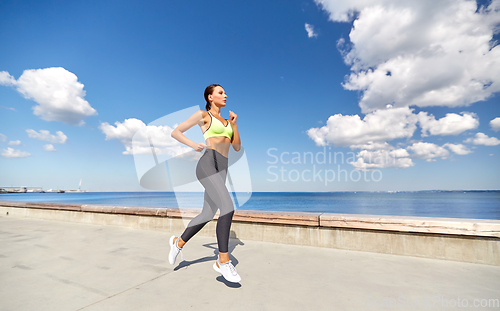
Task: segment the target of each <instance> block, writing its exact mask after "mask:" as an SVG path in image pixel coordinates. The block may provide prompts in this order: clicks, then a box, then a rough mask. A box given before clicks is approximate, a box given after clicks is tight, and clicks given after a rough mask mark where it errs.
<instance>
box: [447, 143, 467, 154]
mask: <svg viewBox="0 0 500 311" xmlns="http://www.w3.org/2000/svg"><path fill="white" fill-rule="evenodd" d="M443 147H448V149H450V150H451V151H453V152H454V153H456V154H459V155H466V154H469V153H471V152H472V150H470V149H469V148H467V147H465V146H464V145H462V144H450V143H446V144H444V145H443Z"/></svg>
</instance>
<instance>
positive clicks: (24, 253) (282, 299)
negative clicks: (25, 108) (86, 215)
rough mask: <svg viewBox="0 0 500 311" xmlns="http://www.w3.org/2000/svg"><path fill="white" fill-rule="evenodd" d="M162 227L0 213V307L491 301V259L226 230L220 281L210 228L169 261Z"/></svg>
mask: <svg viewBox="0 0 500 311" xmlns="http://www.w3.org/2000/svg"><path fill="white" fill-rule="evenodd" d="M172 234H176V235H179V234H180V232H172V233H165V232H159V231H147V230H140V229H131V228H125V227H117V226H102V225H92V224H79V223H70V222H62V221H54V220H41V219H30V218H21V217H13V216H6V215H4V216H0V310H16V311H17V310H37V311H39V310H85V311H94V310H120V311H123V310H356V311H357V310H406V309H409V310H451V309H457V308H458V309H462V310H463V309H465V308H464V306H465V304H467V306H468V308H467V309H472V310H490V309H491V310H498V309H500V308H499V307H491V306H492V305H495V304H498V301H499V299H500V267H497V266H488V265H481V264H471V263H461V262H453V261H445V260H435V259H425V258H415V257H408V256H397V255H387V254H377V253H368V252H358V251H345V250H337V249H327V248H318V247H308V246H296V245H284V244H277V243H267V242H259V241H246V240H245V241H243V240H239V239H238V238H232V239H231V240H230V249H229V251H230V253H231V256H230V258H231V260H232V261H233V264H234V265H235V267H236V269H237V270H238V273H239V274H240V276H241V277H242V281H241V282H240V283H229V282H226V281H225V280H224V278H223V277H222V276H221V275H220V274H218V273H217V272H215V271H214V270H213V268H212V265H213V263H214V260H215V259H216V254H217V244H216V239H215V238H210V237H202V236H195V237H193V238H192V239H191V240H190V241H189V242H188V243H187V244H186V246H185V247H184V250H183V256H184V260H181V258H180V255H179V257H178V258H177V262H176V265H174V266H172V265H170V264H169V263H168V252H169V247H168V239H169V237H170V236H171V235H172ZM481 304H482V305H483V307H481ZM474 305H476V306H477V307H475V306H474ZM488 306H489V307H488Z"/></svg>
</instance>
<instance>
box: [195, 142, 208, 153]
mask: <svg viewBox="0 0 500 311" xmlns="http://www.w3.org/2000/svg"><path fill="white" fill-rule="evenodd" d="M206 146H207V145H205V144H204V143H196V144H195V145H194V146H193V149H194V150H195V151H197V152H202V151H203V149H204V148H205V147H206Z"/></svg>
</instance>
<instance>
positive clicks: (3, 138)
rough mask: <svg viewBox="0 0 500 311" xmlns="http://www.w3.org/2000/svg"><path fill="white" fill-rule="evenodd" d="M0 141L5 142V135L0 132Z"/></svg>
mask: <svg viewBox="0 0 500 311" xmlns="http://www.w3.org/2000/svg"><path fill="white" fill-rule="evenodd" d="M0 141H3V142H6V141H7V136H5V135H4V134H1V133H0Z"/></svg>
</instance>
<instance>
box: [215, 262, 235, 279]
mask: <svg viewBox="0 0 500 311" xmlns="http://www.w3.org/2000/svg"><path fill="white" fill-rule="evenodd" d="M217 263H218V264H219V267H220V268H219V267H217ZM214 270H215V271H217V272H219V273H220V274H222V276H223V277H224V278H225V279H226V280H227V281H228V282H233V283H238V282H239V281H241V277H240V276H239V274H238V272H236V268H235V267H234V266H233V264H232V263H231V260H229V261H228V262H225V263H220V261H219V259H218V258H217V261H216V262H215V263H214Z"/></svg>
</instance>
